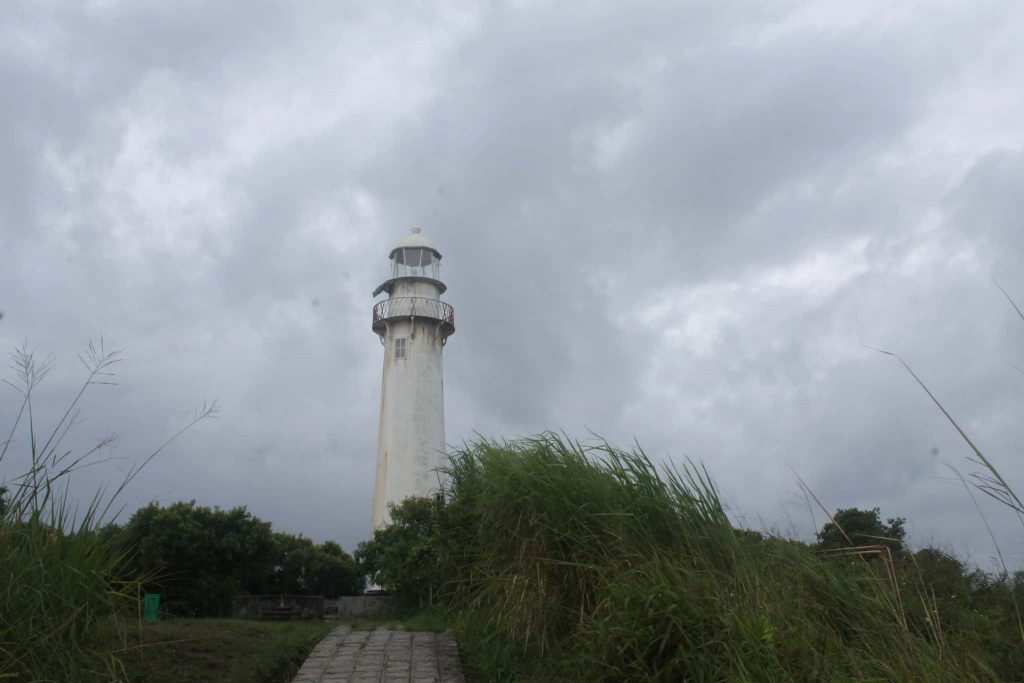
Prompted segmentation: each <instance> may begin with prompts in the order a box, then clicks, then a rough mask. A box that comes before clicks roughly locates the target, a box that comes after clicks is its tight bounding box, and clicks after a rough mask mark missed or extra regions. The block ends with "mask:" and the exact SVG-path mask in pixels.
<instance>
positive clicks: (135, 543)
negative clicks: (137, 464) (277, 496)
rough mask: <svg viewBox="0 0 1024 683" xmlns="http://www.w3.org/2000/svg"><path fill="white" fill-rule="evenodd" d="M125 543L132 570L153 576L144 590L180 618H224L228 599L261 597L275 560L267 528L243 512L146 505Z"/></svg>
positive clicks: (241, 509) (188, 505)
mask: <svg viewBox="0 0 1024 683" xmlns="http://www.w3.org/2000/svg"><path fill="white" fill-rule="evenodd" d="M124 538H125V542H126V543H127V547H128V548H129V550H130V551H132V552H134V563H135V568H136V569H137V570H139V571H140V572H142V573H145V574H148V575H150V576H151V577H153V578H152V579H150V580H149V581H147V582H146V589H147V590H150V591H153V592H159V593H162V594H164V599H163V603H164V605H165V606H166V608H167V609H168V611H171V612H176V613H178V614H182V615H194V616H217V615H223V614H227V613H228V611H229V610H230V606H231V598H232V596H234V595H236V594H239V593H256V592H262V589H263V588H264V587H265V585H266V583H267V579H268V576H269V574H270V571H271V570H272V568H273V567H274V566H275V560H276V557H275V554H274V543H273V537H272V534H271V528H270V523H269V522H263V521H261V520H259V519H257V518H256V517H254V516H253V515H252V514H251V513H249V512H248V511H247V510H246V509H245V508H244V507H236V508H233V509H231V510H221V509H220V508H208V507H201V506H197V505H196V503H195V501H190V502H188V503H184V502H179V503H174V504H173V505H170V506H168V507H160V505H159V504H157V503H151V504H149V505H147V506H146V507H143V508H140V509H139V510H138V511H137V512H136V513H135V514H134V515H133V516H132V518H131V520H130V521H129V522H128V524H127V525H126V527H125V531H124Z"/></svg>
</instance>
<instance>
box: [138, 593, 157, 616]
mask: <svg viewBox="0 0 1024 683" xmlns="http://www.w3.org/2000/svg"><path fill="white" fill-rule="evenodd" d="M142 618H143V619H145V620H146V621H156V620H157V619H159V618H160V594H159V593H146V595H145V597H143V598H142Z"/></svg>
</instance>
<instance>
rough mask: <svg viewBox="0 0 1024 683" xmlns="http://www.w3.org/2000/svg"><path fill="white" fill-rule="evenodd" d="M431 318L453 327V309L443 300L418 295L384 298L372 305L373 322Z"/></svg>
mask: <svg viewBox="0 0 1024 683" xmlns="http://www.w3.org/2000/svg"><path fill="white" fill-rule="evenodd" d="M406 317H416V318H433V319H434V320H440V321H441V322H443V323H447V324H449V325H451V326H452V327H455V310H454V309H453V308H452V307H451V306H449V305H448V304H446V303H445V302H443V301H440V300H438V299H428V298H426V297H419V296H400V297H395V298H393V299H385V300H384V301H381V302H380V303H378V304H377V305H376V306H374V307H373V324H374V325H376V324H377V323H379V322H381V321H382V320H387V319H388V318H406Z"/></svg>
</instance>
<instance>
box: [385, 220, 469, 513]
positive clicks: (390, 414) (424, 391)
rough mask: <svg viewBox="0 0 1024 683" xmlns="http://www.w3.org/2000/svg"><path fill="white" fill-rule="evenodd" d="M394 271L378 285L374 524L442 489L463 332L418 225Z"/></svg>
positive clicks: (395, 258) (394, 256)
mask: <svg viewBox="0 0 1024 683" xmlns="http://www.w3.org/2000/svg"><path fill="white" fill-rule="evenodd" d="M389 258H390V260H391V275H390V277H389V278H388V279H387V280H385V281H384V282H383V284H381V285H380V286H379V287H377V289H376V290H375V291H374V292H373V296H374V297H376V296H378V295H380V294H382V293H386V294H387V295H388V298H387V299H385V300H383V301H380V302H378V303H377V305H375V306H374V307H373V331H374V332H376V333H377V335H378V336H379V337H380V342H381V344H382V345H383V346H384V372H383V378H382V379H381V385H380V427H379V431H378V433H377V479H376V483H375V485H374V492H373V528H374V529H380V528H383V527H384V526H386V525H387V524H388V522H389V521H390V514H389V513H388V505H389V504H391V503H400V502H401V501H402V500H404V499H405V498H408V497H409V496H427V495H430V494H431V493H433V492H435V491H437V489H438V487H439V485H440V481H441V474H440V472H438V471H437V469H438V468H439V467H441V466H442V465H444V463H445V440H444V381H443V377H442V371H441V370H442V364H441V356H442V353H441V352H442V350H443V349H444V345H445V343H446V342H447V341H448V337H449V336H451V335H452V333H454V332H455V312H454V311H453V310H452V307H451V306H449V305H448V304H446V303H445V302H443V301H441V295H442V294H444V292H445V290H446V289H447V287H446V286H445V284H444V283H443V282H441V278H440V264H441V252H439V251H438V250H437V249H435V248H434V245H432V244H431V243H430V241H429V240H427V239H426V238H425V237H424V236H423V235H422V234H421V233H420V229H419V228H418V227H415V228H413V229H412V234H411V235H408V236H406V237H405V238H404V239H402V240H400V241H399V242H398V244H397V245H396V246H395V248H394V249H392V250H391V254H390V256H389Z"/></svg>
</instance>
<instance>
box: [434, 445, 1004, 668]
mask: <svg viewBox="0 0 1024 683" xmlns="http://www.w3.org/2000/svg"><path fill="white" fill-rule="evenodd" d="M447 473H448V475H449V477H450V490H449V491H448V496H447V498H448V504H447V509H446V518H445V519H446V524H447V526H448V528H447V530H446V536H447V537H448V538H449V539H450V547H449V549H448V551H447V552H448V553H449V554H450V556H451V569H450V577H451V580H450V582H449V583H448V593H447V595H448V598H449V600H450V604H451V605H452V606H453V608H454V609H455V610H456V611H457V612H458V613H460V614H461V615H462V616H461V617H460V619H459V620H458V622H457V624H458V626H457V634H458V636H459V639H460V644H461V645H462V647H463V650H464V653H465V657H466V660H467V665H468V666H469V668H470V670H471V671H475V672H476V673H477V674H478V675H480V676H482V677H485V678H505V679H506V680H521V679H538V680H545V679H562V680H608V681H625V680H636V681H640V680H666V681H680V680H689V681H724V680H728V681H820V680H829V681H854V680H908V681H909V680H928V681H982V680H995V678H996V677H995V675H994V674H993V673H992V672H991V671H990V670H989V669H988V667H987V666H986V664H985V663H984V661H983V657H982V656H981V655H980V654H979V653H977V652H974V651H972V650H971V649H970V648H969V647H967V646H966V645H964V644H963V643H961V641H960V640H959V639H958V638H956V636H955V634H949V633H945V632H943V631H942V630H941V626H940V623H939V621H940V620H939V619H938V618H935V616H934V613H933V611H929V609H928V605H927V604H926V605H925V612H924V614H925V618H923V619H920V620H913V621H908V620H907V618H906V613H905V611H904V606H903V605H904V602H905V601H908V600H917V596H916V595H903V594H901V587H900V584H899V583H897V582H894V581H893V580H892V574H891V572H890V568H889V567H887V566H886V565H885V564H884V563H883V562H880V561H877V560H872V559H871V558H867V557H863V556H859V555H858V556H852V557H840V558H828V557H823V556H820V555H818V554H816V553H815V552H814V550H813V548H811V547H809V546H807V545H804V544H801V543H797V542H793V541H787V540H784V539H780V538H773V537H764V536H762V535H760V534H757V533H753V532H747V531H742V530H737V529H735V528H734V527H733V525H732V524H731V523H730V521H729V518H728V515H727V514H726V511H725V509H724V507H723V505H722V503H721V501H720V498H719V496H718V492H717V491H716V489H715V486H714V484H713V483H712V481H711V479H710V477H709V476H708V474H707V472H706V471H704V470H703V469H702V468H701V467H698V466H694V465H692V464H688V465H686V466H684V467H682V468H679V469H674V468H658V467H656V466H655V465H654V464H653V463H652V462H651V461H650V459H649V458H648V457H647V456H646V455H645V454H644V453H643V451H642V450H640V449H639V448H636V449H634V450H630V451H623V450H620V449H617V448H614V447H613V446H611V445H609V444H607V443H598V444H596V445H593V446H584V445H581V444H580V443H577V442H573V441H570V440H568V439H566V438H564V437H562V436H560V435H557V434H551V433H548V434H542V435H540V436H537V437H534V438H530V439H525V440H518V441H511V442H493V441H486V440H482V441H478V442H476V443H472V444H467V445H465V446H464V447H463V448H462V449H460V450H459V451H458V452H456V453H455V454H454V455H453V456H452V458H451V460H450V464H449V466H448V468H447ZM902 590H904V591H907V590H909V589H908V588H907V587H906V586H904V587H903V589H902ZM910 592H911V593H915V592H916V593H920V595H921V596H925V595H926V593H927V591H926V590H924V589H923V588H922V589H921V590H916V587H915V590H914V591H910Z"/></svg>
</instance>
